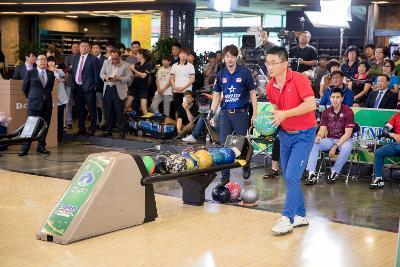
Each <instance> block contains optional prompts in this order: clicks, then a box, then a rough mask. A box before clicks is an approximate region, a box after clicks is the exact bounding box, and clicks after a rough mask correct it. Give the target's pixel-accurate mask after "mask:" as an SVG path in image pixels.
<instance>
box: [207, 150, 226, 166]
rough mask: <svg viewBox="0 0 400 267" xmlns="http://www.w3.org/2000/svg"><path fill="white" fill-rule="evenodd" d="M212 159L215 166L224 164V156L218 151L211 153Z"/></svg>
mask: <svg viewBox="0 0 400 267" xmlns="http://www.w3.org/2000/svg"><path fill="white" fill-rule="evenodd" d="M209 153H210V154H211V157H212V161H213V164H215V165H220V164H222V163H223V162H224V154H222V153H221V151H219V150H218V149H213V150H211V151H209Z"/></svg>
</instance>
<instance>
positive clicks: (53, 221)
mask: <svg viewBox="0 0 400 267" xmlns="http://www.w3.org/2000/svg"><path fill="white" fill-rule="evenodd" d="M107 164H108V161H107V160H105V159H99V158H95V157H92V158H89V159H87V160H86V161H85V162H84V163H83V165H82V166H81V167H80V169H79V171H78V173H77V176H76V177H77V179H74V180H73V181H72V183H71V185H70V187H69V188H68V190H67V191H66V192H65V193H64V195H63V197H62V198H61V200H60V201H59V202H58V204H57V205H56V206H55V208H54V209H53V211H52V212H51V213H50V215H49V218H48V219H47V221H46V223H45V224H44V226H43V228H42V232H43V233H48V234H53V235H57V236H62V235H63V234H64V233H65V231H66V230H67V229H68V226H69V225H70V224H71V222H72V220H73V219H74V218H75V216H76V214H77V213H78V212H79V209H80V208H81V206H82V205H83V204H84V203H85V201H86V200H87V198H88V196H89V195H90V194H91V192H92V190H93V188H94V187H95V186H96V183H97V182H98V181H99V179H100V177H101V176H102V174H103V172H104V169H105V168H106V166H107Z"/></svg>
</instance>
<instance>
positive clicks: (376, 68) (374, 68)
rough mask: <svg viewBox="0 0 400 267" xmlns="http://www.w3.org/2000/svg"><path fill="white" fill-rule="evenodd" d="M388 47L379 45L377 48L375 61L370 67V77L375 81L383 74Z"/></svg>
mask: <svg viewBox="0 0 400 267" xmlns="http://www.w3.org/2000/svg"><path fill="white" fill-rule="evenodd" d="M387 51H388V49H387V47H384V46H381V45H378V46H377V47H376V48H375V61H373V62H372V63H371V65H370V69H369V75H370V77H371V79H373V80H374V79H375V78H376V77H378V75H380V74H383V70H382V66H383V64H384V62H383V60H384V59H385V57H387Z"/></svg>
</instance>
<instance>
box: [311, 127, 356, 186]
mask: <svg viewBox="0 0 400 267" xmlns="http://www.w3.org/2000/svg"><path fill="white" fill-rule="evenodd" d="M360 130H361V127H360V124H358V123H355V125H354V128H353V140H354V146H353V149H352V151H351V153H350V166H349V170H348V171H347V175H346V181H345V183H346V184H347V183H348V182H349V178H350V173H351V170H352V167H353V162H354V157H355V156H356V155H357V168H358V176H355V175H353V176H352V177H351V179H352V180H356V181H358V178H359V177H360V176H361V171H360V170H361V168H360V156H359V151H360V147H361V145H360V135H359V134H358V133H359V132H360ZM339 152H340V151H336V155H338V154H339ZM327 164H328V165H329V169H331V168H332V164H331V158H330V157H329V151H321V163H320V165H319V169H318V173H317V179H318V180H319V177H320V175H321V169H322V166H323V165H324V173H326V171H327Z"/></svg>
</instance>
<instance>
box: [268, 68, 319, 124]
mask: <svg viewBox="0 0 400 267" xmlns="http://www.w3.org/2000/svg"><path fill="white" fill-rule="evenodd" d="M266 94H267V96H268V99H269V102H271V104H274V105H276V106H277V108H278V110H289V109H292V108H295V107H297V106H298V105H300V104H301V103H303V102H304V99H305V98H307V97H309V96H314V92H313V90H312V88H311V84H310V81H309V80H308V79H307V78H306V77H305V76H304V75H303V74H301V73H298V72H295V71H292V70H291V69H288V70H287V73H286V81H285V84H284V85H283V88H282V90H280V89H279V87H278V86H277V85H276V84H275V78H272V79H271V80H270V81H269V83H268V85H267V88H266ZM316 125H317V119H316V118H315V113H314V111H310V112H308V113H306V114H303V115H300V116H294V117H290V118H286V119H285V120H284V121H282V123H281V127H282V128H283V129H284V130H285V131H299V130H305V129H310V128H312V127H315V126H316Z"/></svg>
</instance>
